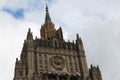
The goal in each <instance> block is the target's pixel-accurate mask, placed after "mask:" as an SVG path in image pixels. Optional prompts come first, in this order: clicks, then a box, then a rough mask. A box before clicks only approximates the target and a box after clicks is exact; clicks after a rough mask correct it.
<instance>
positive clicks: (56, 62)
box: [51, 56, 65, 70]
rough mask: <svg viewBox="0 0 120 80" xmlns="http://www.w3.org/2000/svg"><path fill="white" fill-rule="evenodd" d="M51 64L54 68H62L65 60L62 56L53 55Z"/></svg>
mask: <svg viewBox="0 0 120 80" xmlns="http://www.w3.org/2000/svg"><path fill="white" fill-rule="evenodd" d="M51 64H52V66H53V67H54V68H55V69H57V70H62V69H63V68H64V67H65V60H64V58H63V57H62V56H53V57H52V58H51Z"/></svg>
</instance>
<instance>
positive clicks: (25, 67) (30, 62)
mask: <svg viewBox="0 0 120 80" xmlns="http://www.w3.org/2000/svg"><path fill="white" fill-rule="evenodd" d="M40 35H41V38H37V37H36V38H35V39H33V35H32V32H31V29H29V30H28V33H27V37H26V39H25V41H24V44H23V49H22V52H21V56H20V60H18V58H17V59H16V63H15V73H14V79H13V80H102V76H101V72H100V69H99V67H98V66H97V67H95V66H91V68H90V69H88V66H87V61H86V56H85V51H84V48H83V43H82V40H81V38H80V37H79V35H78V34H77V35H76V40H75V41H73V42H70V41H68V42H66V41H65V40H64V38H63V32H62V28H61V27H60V28H59V29H57V30H56V28H55V25H54V24H53V22H52V21H51V18H50V15H49V11H48V7H47V6H46V17H45V23H44V24H43V25H42V26H41V29H40Z"/></svg>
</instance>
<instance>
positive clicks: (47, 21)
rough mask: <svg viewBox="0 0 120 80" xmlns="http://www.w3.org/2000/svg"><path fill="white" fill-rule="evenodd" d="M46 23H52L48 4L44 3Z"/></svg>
mask: <svg viewBox="0 0 120 80" xmlns="http://www.w3.org/2000/svg"><path fill="white" fill-rule="evenodd" d="M46 23H52V21H51V18H50V15H49V10H48V6H47V4H46V17H45V24H46Z"/></svg>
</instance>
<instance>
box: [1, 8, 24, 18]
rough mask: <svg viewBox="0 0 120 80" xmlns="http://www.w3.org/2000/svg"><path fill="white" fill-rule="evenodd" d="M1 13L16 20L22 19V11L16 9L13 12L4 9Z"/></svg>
mask: <svg viewBox="0 0 120 80" xmlns="http://www.w3.org/2000/svg"><path fill="white" fill-rule="evenodd" d="M3 11H5V12H7V13H9V14H11V15H12V16H13V17H14V18H16V19H23V18H24V9H17V10H15V11H13V10H11V9H9V8H4V9H3Z"/></svg>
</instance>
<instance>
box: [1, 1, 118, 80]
mask: <svg viewBox="0 0 120 80" xmlns="http://www.w3.org/2000/svg"><path fill="white" fill-rule="evenodd" d="M36 1H38V2H37V5H36V6H35V5H34V4H36ZM46 2H47V1H46ZM38 4H39V5H38ZM119 4H120V1H119V0H91V1H90V0H84V1H82V0H69V2H68V1H67V0H53V1H51V3H50V4H48V6H49V9H50V16H51V18H52V21H53V22H54V23H55V25H56V27H57V28H58V27H59V26H61V27H62V28H63V32H64V34H65V38H66V39H70V40H71V41H72V40H73V39H75V37H76V36H75V34H76V33H79V35H80V36H81V37H82V40H83V42H84V47H85V51H86V55H87V60H88V64H91V63H94V64H95V65H97V64H98V65H100V68H101V70H102V74H103V78H104V80H119V78H120V77H119V74H120V69H119V67H120V63H119V61H120V59H119V56H120V54H119V52H120V43H119V41H120V31H119V29H120V28H119V26H120V23H119V22H120V11H119V9H120V5H119ZM31 5H32V6H31ZM5 7H8V8H10V9H12V10H16V9H19V8H23V9H25V13H24V19H23V20H16V19H15V18H14V17H12V16H11V15H10V14H8V13H6V12H4V11H2V8H5ZM43 7H45V1H44V0H1V1H0V9H1V10H0V37H1V39H0V48H1V49H0V59H1V60H0V64H1V70H0V79H1V80H11V79H12V78H13V75H14V62H15V58H16V57H19V56H20V52H21V49H22V44H23V42H24V39H25V38H26V34H27V30H28V27H30V28H32V29H31V30H32V32H33V34H34V37H35V36H39V29H40V26H41V24H43V23H44V17H45V15H44V14H45V12H44V11H45V10H44V8H43ZM111 70H112V71H111ZM6 74H7V75H6ZM11 74H12V75H11Z"/></svg>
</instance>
